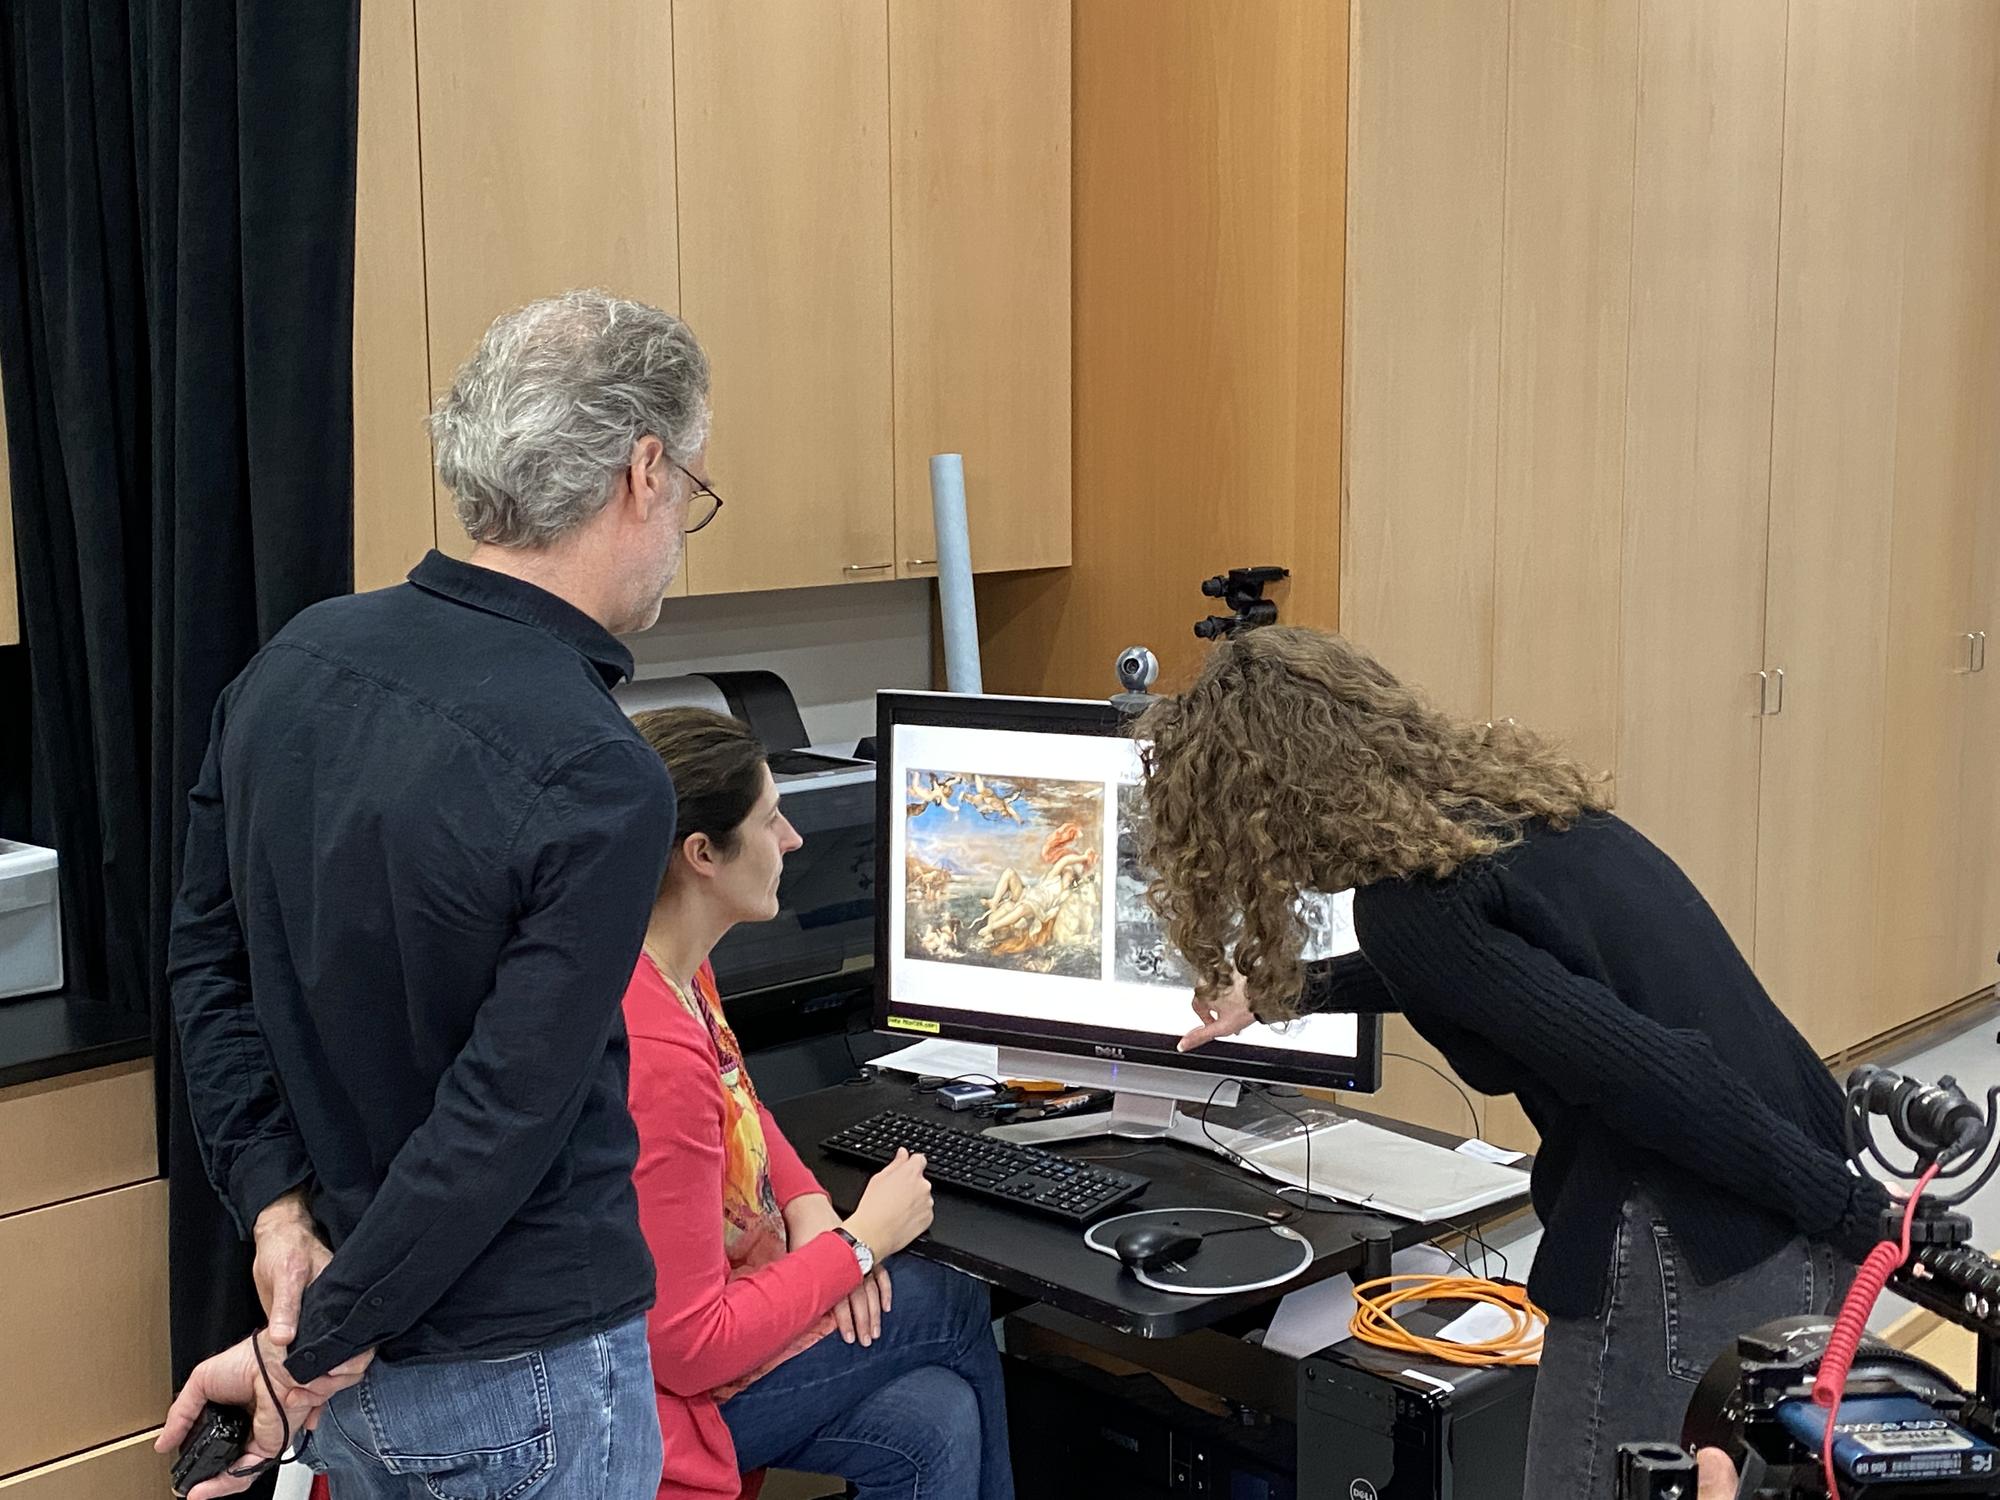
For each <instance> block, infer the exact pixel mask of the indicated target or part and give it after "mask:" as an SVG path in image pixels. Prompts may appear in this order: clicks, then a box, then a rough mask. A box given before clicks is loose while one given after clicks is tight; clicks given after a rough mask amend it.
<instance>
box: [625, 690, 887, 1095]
mask: <svg viewBox="0 0 2000 1500" xmlns="http://www.w3.org/2000/svg"><path fill="white" fill-rule="evenodd" d="M618 699H619V702H620V704H621V706H622V707H623V708H624V709H625V711H626V712H627V713H628V714H638V713H642V712H644V711H646V710H648V709H654V708H666V707H671V706H678V705H689V704H692V705H695V706H699V707H702V708H711V709H714V710H715V711H716V712H718V713H726V714H729V715H730V716H732V717H733V718H737V719H741V720H742V721H743V722H744V723H746V724H748V725H749V726H750V728H751V729H752V730H753V731H755V733H756V735H757V737H758V738H759V739H760V740H762V741H763V743H764V748H765V752H766V755H767V758H768V760H769V763H770V767H771V776H772V779H773V780H774V781H776V782H777V784H778V794H779V797H780V799H781V802H782V805H783V807H784V810H785V816H786V818H788V819H789V820H790V821H791V824H792V826H793V827H794V828H796V829H798V831H799V836H800V837H801V838H802V839H804V840H805V843H804V845H803V846H802V847H801V848H799V849H797V850H795V851H793V852H792V853H791V854H788V855H786V856H785V873H784V875H783V877H782V878H781V879H780V880H779V882H778V915H777V917H776V918H775V919H773V920H772V921H769V922H758V923H749V924H744V925H742V926H739V927H737V928H735V929H733V930H732V931H731V932H729V933H728V934H727V935H726V936H725V937H724V938H723V940H722V941H721V942H720V943H718V944H717V945H716V948H715V953H714V955H713V959H712V961H713V963H714V966H715V980H716V987H717V989H718V990H719V991H720V992H721V995H722V998H723V1000H724V1001H725V1002H726V1003H727V1005H728V1007H729V1020H730V1025H731V1026H732V1027H733V1028H734V1030H735V1032H736V1035H737V1037H738V1039H739V1040H740V1041H741V1042H742V1043H743V1047H744V1050H745V1051H746V1052H749V1053H752V1054H772V1055H760V1056H758V1057H757V1063H758V1074H757V1081H758V1086H759V1091H760V1092H762V1093H763V1094H764V1095H765V1096H766V1097H767V1098H770V1099H773V1100H776V1099H782V1098H785V1097H787V1096H788V1095H789V1094H792V1093H797V1092H803V1091H804V1090H805V1089H807V1088H817V1087H820V1086H822V1085H823V1084H827V1083H836V1082H838V1081H839V1080H840V1079H841V1078H843V1077H846V1076H848V1075H849V1074H850V1073H851V1072H852V1071H853V1068H854V1063H855V1055H854V1053H853V1051H852V1046H853V1045H856V1044H858V1045H861V1046H863V1047H866V1048H867V1050H868V1051H869V1052H871V1053H872V1052H873V1051H875V1050H878V1049H876V1048H875V1047H873V1046H869V1045H868V1038H867V1037H865V1036H863V1037H857V1038H854V1039H853V1043H850V1042H849V1041H848V1040H847V1039H846V1033H847V1032H849V1031H850V1030H853V1029H856V1028H857V1026H858V1027H859V1029H860V1030H861V1031H863V1032H864V1033H865V1032H866V1019H867V1016H868V1013H869V1010H870V1002H871V998H872V992H873V988H874V982H875V967H874V964H875V958H874V945H875V766H874V763H873V762H872V761H870V760H867V759H861V758H857V757H856V756H854V755H852V754H848V753H842V751H841V749H840V748H838V747H829V746H817V745H812V744H810V743H809V742H808V740H807V736H806V729H805V722H804V720H803V719H802V718H801V716H800V714H799V708H798V703H797V700H796V699H795V698H794V697H793V695H792V692H791V689H790V688H789V687H787V686H786V684H785V682H784V680H783V679H782V678H780V677H779V676H778V675H777V674H776V673H774V672H763V671H741V672H698V673H691V674H688V675H685V676H678V677H655V678H641V679H638V680H636V681H634V682H630V683H627V684H626V685H625V686H623V687H621V688H620V689H618ZM846 749H849V750H851V749H852V747H851V746H850V747H846Z"/></svg>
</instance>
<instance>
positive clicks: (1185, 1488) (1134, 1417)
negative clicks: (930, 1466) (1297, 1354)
mask: <svg viewBox="0 0 2000 1500" xmlns="http://www.w3.org/2000/svg"><path fill="white" fill-rule="evenodd" d="M1005 1365H1006V1371H1007V1424H1008V1428H1009V1431H1010V1432H1011V1434H1012V1436H1013V1447H1014V1488H1015V1491H1016V1493H1018V1494H1020V1495H1022V1496H1024V1497H1025V1496H1033V1497H1034V1500H1299V1497H1301V1496H1303V1495H1307V1494H1312V1493H1316V1492H1314V1491H1308V1490H1302V1489H1300V1488H1299V1487H1298V1485H1297V1483H1296V1480H1295V1478H1294V1472H1293V1471H1294V1466H1295V1463H1296V1445H1297V1436H1296V1430H1295V1429H1294V1428H1293V1426H1292V1424H1291V1423H1290V1422H1287V1421H1284V1420H1282V1419H1280V1418H1274V1417H1270V1416H1267V1415H1262V1414H1254V1413H1243V1414H1242V1415H1241V1417H1240V1418H1237V1419H1232V1418H1230V1417H1224V1416H1218V1415H1216V1414H1215V1413H1213V1412H1210V1411H1204V1410H1202V1409H1201V1408H1199V1407H1197V1406H1193V1405H1191V1404H1189V1403H1188V1402H1185V1401H1182V1400H1181V1399H1180V1398H1179V1397H1177V1396H1176V1395H1175V1394H1174V1393H1173V1392H1172V1391H1170V1390H1168V1389H1167V1387H1166V1386H1165V1385H1164V1384H1162V1383H1161V1382H1160V1381H1159V1380H1157V1379H1155V1378H1154V1377H1153V1376H1152V1375H1150V1374H1146V1373H1143V1372H1140V1373H1133V1374H1113V1373H1111V1372H1109V1371H1107V1370H1103V1369H1100V1368H1098V1367H1097V1366H1095V1365H1091V1364H1086V1363H1083V1362H1082V1361H1079V1360H1073V1359H1067V1358H1064V1357H1062V1356H1060V1355H1054V1354H1049V1353H1044V1352H1036V1353H1031V1354H1027V1355H1022V1354H1018V1353H1014V1352H1010V1353H1009V1354H1008V1355H1007V1357H1006V1360H1005Z"/></svg>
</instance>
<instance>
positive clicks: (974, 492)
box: [889, 0, 1070, 578]
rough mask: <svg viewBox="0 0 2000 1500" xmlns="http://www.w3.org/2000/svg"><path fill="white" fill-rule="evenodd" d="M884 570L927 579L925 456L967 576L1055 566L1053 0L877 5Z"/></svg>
mask: <svg viewBox="0 0 2000 1500" xmlns="http://www.w3.org/2000/svg"><path fill="white" fill-rule="evenodd" d="M889 81H890V93H889V131H890V134H889V173H890V176H889V201H890V206H891V210H892V213H893V221H892V239H891V266H892V272H891V279H892V287H893V297H894V316H893V318H892V320H891V321H892V326H893V329H894V336H895V383H896V571H897V574H898V575H899V576H901V577H906V578H907V577H929V576H930V575H932V574H933V573H935V572H936V559H937V531H936V527H935V525H934V524H933V522H932V519H931V484H930V458H931V455H932V454H933V453H962V454H963V455H964V456H965V490H966V508H967V511H968V513H969V517H970V522H971V530H972V564H973V566H974V567H975V568H977V569H980V570H981V571H991V570H996V569H1005V568H1049V567H1061V566H1065V565H1067V564H1068V562H1069V560H1070V0H1009V3H1007V4H1005V5H995V4H992V3H991V0H889Z"/></svg>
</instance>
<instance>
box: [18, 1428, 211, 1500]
mask: <svg viewBox="0 0 2000 1500" xmlns="http://www.w3.org/2000/svg"><path fill="white" fill-rule="evenodd" d="M158 1436H159V1433H158V1431H157V1430H156V1431H153V1432H142V1433H138V1434H136V1435H134V1436H132V1437H129V1438H122V1439H120V1440H119V1441H118V1442H115V1443H106V1444H105V1445H104V1446H103V1447H101V1448H92V1449H90V1450H88V1451H87V1452H84V1453H78V1454H75V1455H73V1456H72V1457H69V1458H60V1459H57V1460H56V1461H55V1462H54V1463H52V1464H44V1465H42V1466H41V1467H40V1468H37V1469H29V1470H27V1471H26V1472H24V1473H20V1474H15V1475H12V1476H11V1477H9V1478H6V1479H0V1500H153V1497H154V1496H160V1495H165V1494H167V1493H168V1488H167V1486H168V1477H169V1476H170V1475H171V1474H172V1472H173V1467H174V1456H173V1455H172V1454H171V1453H155V1452H154V1451H153V1440H154V1439H155V1438H156V1437H158Z"/></svg>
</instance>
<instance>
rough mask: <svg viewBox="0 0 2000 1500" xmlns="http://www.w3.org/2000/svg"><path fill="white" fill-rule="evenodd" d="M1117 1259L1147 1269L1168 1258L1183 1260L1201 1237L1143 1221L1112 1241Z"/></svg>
mask: <svg viewBox="0 0 2000 1500" xmlns="http://www.w3.org/2000/svg"><path fill="white" fill-rule="evenodd" d="M1111 1248H1112V1249H1113V1250H1115V1251H1117V1252H1118V1259H1119V1260H1120V1261H1121V1262H1122V1263H1123V1264H1125V1265H1126V1266H1129V1267H1130V1268H1131V1269H1132V1270H1134V1271H1150V1270H1152V1269H1153V1268H1154V1267H1155V1266H1161V1265H1165V1264H1166V1263H1167V1262H1168V1261H1170V1260H1172V1261H1184V1260H1187V1259H1188V1258H1189V1257H1190V1256H1192V1255H1193V1254H1194V1253H1195V1252H1196V1251H1198V1250H1200V1249H1201V1236H1200V1235H1198V1234H1193V1233H1190V1232H1189V1231H1188V1230H1185V1229H1179V1228H1176V1227H1174V1226H1173V1225H1171V1224H1142V1225H1140V1226H1139V1227H1138V1228H1137V1229H1128V1230H1126V1231H1125V1232H1124V1233H1123V1234H1121V1235H1119V1236H1118V1238H1117V1239H1115V1240H1113V1241H1112V1242H1111Z"/></svg>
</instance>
